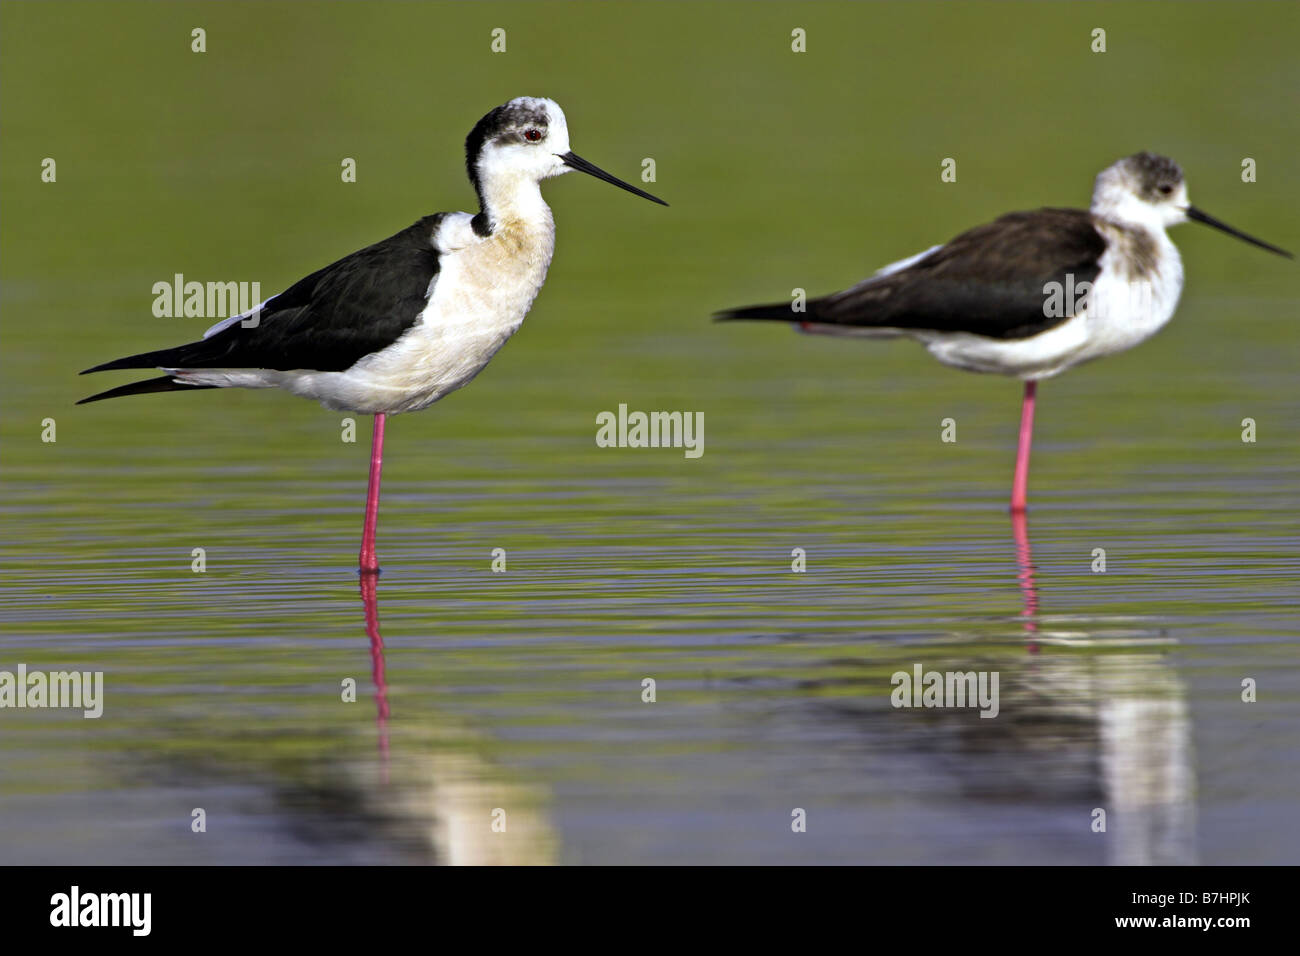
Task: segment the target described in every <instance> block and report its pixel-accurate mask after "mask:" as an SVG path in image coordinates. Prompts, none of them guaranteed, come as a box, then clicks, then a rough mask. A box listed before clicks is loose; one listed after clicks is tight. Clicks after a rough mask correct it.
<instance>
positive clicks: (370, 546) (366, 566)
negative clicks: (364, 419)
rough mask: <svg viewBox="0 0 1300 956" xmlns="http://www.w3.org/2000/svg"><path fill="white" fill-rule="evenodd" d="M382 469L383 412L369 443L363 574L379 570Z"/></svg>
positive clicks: (362, 555)
mask: <svg viewBox="0 0 1300 956" xmlns="http://www.w3.org/2000/svg"><path fill="white" fill-rule="evenodd" d="M383 470H384V413H383V412H380V413H379V414H378V415H376V416H375V435H374V438H373V439H372V441H371V443H370V485H369V487H368V488H367V489H366V524H365V528H364V529H363V530H362V532H361V554H360V556H359V558H358V560H359V562H360V566H361V572H362V573H363V574H366V573H369V574H375V573H378V571H379V562H378V561H377V560H375V525H376V523H377V522H378V520H379V478H380V473H381V472H383Z"/></svg>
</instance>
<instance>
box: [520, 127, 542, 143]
mask: <svg viewBox="0 0 1300 956" xmlns="http://www.w3.org/2000/svg"><path fill="white" fill-rule="evenodd" d="M541 138H542V131H541V130H540V129H526V130H524V139H526V140H528V142H530V143H535V142H537V141H538V140H539V139H541Z"/></svg>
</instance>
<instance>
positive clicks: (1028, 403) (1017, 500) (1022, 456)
mask: <svg viewBox="0 0 1300 956" xmlns="http://www.w3.org/2000/svg"><path fill="white" fill-rule="evenodd" d="M1037 392H1038V383H1037V382H1034V381H1029V382H1025V403H1024V405H1022V406H1021V409H1020V447H1019V448H1018V449H1017V450H1016V476H1015V478H1014V479H1012V482H1011V512H1012V514H1017V513H1022V512H1023V511H1024V510H1025V492H1026V491H1027V490H1028V488H1029V446H1030V445H1031V444H1032V443H1033V440H1034V396H1035V395H1036V394H1037Z"/></svg>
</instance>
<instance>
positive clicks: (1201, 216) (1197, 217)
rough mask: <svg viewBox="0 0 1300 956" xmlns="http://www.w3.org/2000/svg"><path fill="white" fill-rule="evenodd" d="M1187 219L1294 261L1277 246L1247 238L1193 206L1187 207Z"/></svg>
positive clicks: (1242, 233) (1292, 257)
mask: <svg viewBox="0 0 1300 956" xmlns="http://www.w3.org/2000/svg"><path fill="white" fill-rule="evenodd" d="M1187 218H1188V219H1191V220H1193V221H1195V222H1203V223H1205V224H1206V225H1207V226H1213V227H1214V228H1215V229H1217V230H1219V232H1226V233H1227V234H1228V235H1230V236H1236V237H1237V238H1238V239H1240V240H1242V241H1243V242H1249V243H1250V244H1251V245H1252V246H1259V247H1260V248H1261V249H1267V250H1268V251H1269V252H1276V253H1277V254H1278V255H1279V256H1286V257H1287V258H1288V259H1294V258H1295V256H1293V255H1291V253H1289V252H1287V251H1286V250H1285V249H1279V248H1278V247H1277V246H1271V245H1269V244H1268V243H1267V242H1265V241H1264V240H1262V239H1256V238H1255V237H1254V236H1248V235H1246V234H1245V233H1244V232H1241V231H1240V230H1237V229H1233V228H1232V227H1231V226H1230V225H1228V224H1227V223H1226V222H1220V221H1219V220H1217V219H1215V218H1214V217H1213V216H1211V215H1209V214H1208V213H1203V212H1201V211H1200V210H1199V209H1197V208H1196V207H1195V206H1188V207H1187Z"/></svg>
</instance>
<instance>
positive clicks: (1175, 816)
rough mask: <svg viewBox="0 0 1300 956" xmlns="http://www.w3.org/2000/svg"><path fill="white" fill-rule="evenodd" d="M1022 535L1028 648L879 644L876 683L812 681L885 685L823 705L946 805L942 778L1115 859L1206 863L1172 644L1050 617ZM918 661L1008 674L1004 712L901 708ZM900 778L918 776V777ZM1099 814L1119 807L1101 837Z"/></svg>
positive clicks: (1114, 622)
mask: <svg viewBox="0 0 1300 956" xmlns="http://www.w3.org/2000/svg"><path fill="white" fill-rule="evenodd" d="M1013 538H1014V550H1015V558H1016V563H1017V570H1018V573H1017V583H1018V585H1019V588H1020V591H1021V597H1022V608H1021V612H1020V614H1019V615H1018V616H1017V619H1016V632H1015V635H1016V637H1017V638H1018V640H1017V641H1015V642H1014V643H1010V644H1009V643H1007V641H1006V638H1007V637H1009V636H1011V635H1006V634H1003V635H997V636H996V637H994V638H993V639H990V637H989V636H988V635H960V634H958V635H954V637H955V640H954V641H953V642H952V643H943V644H932V645H928V646H926V647H925V648H923V649H921V648H914V649H912V650H911V652H910V655H909V656H907V657H902V656H900V654H901V653H903V652H900V650H898V649H896V648H889V647H887V648H881V647H880V646H879V645H876V646H875V654H876V655H877V656H875V657H873V658H872V659H871V660H870V661H867V662H859V663H863V664H864V666H867V667H869V675H870V676H868V677H865V678H856V677H849V678H844V679H837V680H813V681H808V682H806V683H805V685H804V686H805V687H807V688H808V689H816V690H818V691H819V692H821V693H824V692H825V690H826V689H827V688H830V687H832V686H833V685H835V684H837V683H845V682H852V684H853V685H854V686H861V687H868V688H871V689H872V690H871V691H865V690H864V691H863V693H862V694H861V695H858V696H853V697H838V696H837V697H824V698H819V699H818V701H817V705H816V706H817V707H818V708H819V709H820V710H821V711H822V712H829V713H831V714H833V715H834V716H836V717H837V718H840V719H848V720H851V721H852V722H853V723H854V725H855V726H856V728H857V729H858V731H859V732H860V733H864V734H866V735H868V736H869V738H870V742H871V744H872V746H873V747H874V748H876V749H878V750H880V751H882V752H884V753H886V754H890V755H893V756H894V757H895V758H897V759H899V760H900V762H901V765H906V764H907V763H911V762H915V763H916V768H915V769H916V772H917V773H919V774H920V775H921V776H923V777H924V778H925V779H926V781H927V783H926V796H927V797H928V798H930V799H938V798H939V797H940V793H938V792H936V790H935V789H934V787H935V781H936V780H937V781H939V782H940V783H939V784H938V785H939V786H940V787H951V788H953V789H955V790H956V791H957V794H958V796H959V797H960V798H961V799H962V800H965V801H971V802H972V803H973V804H978V805H980V806H984V805H989V804H995V805H996V804H1004V805H1008V806H1011V807H1016V806H1020V807H1024V808H1026V809H1027V810H1029V809H1032V810H1042V809H1050V810H1052V811H1053V814H1052V819H1053V820H1054V821H1056V822H1055V824H1054V825H1055V826H1057V828H1058V830H1059V828H1060V826H1061V823H1060V821H1065V826H1067V827H1069V829H1070V832H1068V833H1065V832H1063V833H1061V838H1062V840H1063V841H1064V840H1069V839H1070V838H1071V837H1073V838H1074V839H1073V840H1072V841H1071V842H1072V845H1074V846H1079V845H1084V846H1086V845H1087V844H1086V840H1087V838H1089V837H1091V838H1092V839H1095V840H1096V841H1097V848H1098V852H1099V853H1104V858H1105V859H1106V860H1107V861H1108V862H1110V863H1114V864H1131V863H1140V864H1189V863H1193V862H1195V856H1196V825H1195V816H1196V814H1195V773H1194V769H1193V760H1192V734H1191V721H1190V717H1189V713H1188V707H1187V702H1186V694H1185V690H1184V688H1183V685H1182V682H1181V681H1180V680H1179V679H1178V676H1177V673H1176V672H1175V671H1174V669H1173V668H1172V667H1171V666H1170V664H1169V662H1168V660H1167V659H1166V657H1165V655H1164V654H1163V653H1162V652H1161V649H1162V648H1163V647H1167V646H1168V645H1170V644H1172V643H1173V642H1172V640H1171V639H1170V638H1168V637H1166V636H1165V635H1164V634H1163V633H1162V632H1161V631H1160V630H1159V629H1158V628H1155V627H1152V626H1151V625H1150V624H1149V623H1148V622H1146V621H1144V620H1142V619H1134V618H1104V617H1095V616H1093V617H1089V616H1084V615H1078V616H1071V617H1067V616H1058V615H1053V616H1044V615H1042V614H1040V613H1039V603H1038V602H1039V589H1038V585H1037V582H1036V580H1035V576H1034V572H1035V566H1034V563H1033V554H1032V550H1031V548H1030V543H1029V537H1028V529H1027V527H1026V526H1025V523H1024V517H1023V515H1020V516H1013ZM1026 647H1027V648H1028V649H1029V650H1030V651H1031V652H1030V653H1028V654H1027V653H1026ZM1103 649H1104V652H1102V653H1098V651H1100V650H1103ZM882 658H883V659H882ZM918 662H919V663H921V665H922V667H923V669H924V670H925V671H927V672H928V671H938V672H941V673H946V672H958V673H968V672H971V671H976V672H979V671H986V672H990V673H992V672H996V673H997V674H998V698H999V700H998V704H999V707H998V710H999V712H998V716H997V717H995V718H991V719H989V718H981V717H980V716H979V713H978V710H976V709H974V708H971V709H960V708H953V707H934V708H924V707H914V708H900V709H895V708H893V707H891V706H890V705H889V694H888V689H889V687H890V685H889V684H888V680H889V676H888V675H889V673H891V672H896V671H904V672H911V671H912V669H913V667H914V665H915V664H916V663H918ZM847 663H848V662H846V661H844V660H842V659H841V660H838V661H836V664H837V666H839V667H841V668H843V667H845V666H847ZM897 776H898V779H900V780H903V781H906V780H907V778H908V773H906V772H901V771H900V773H899V774H898V775H897ZM904 786H906V784H904ZM1095 808H1101V809H1103V810H1105V811H1106V818H1107V819H1106V823H1107V829H1106V832H1104V833H1096V834H1093V833H1092V832H1091V825H1092V820H1093V818H1092V812H1093V810H1094V809H1095ZM1103 848H1104V849H1103Z"/></svg>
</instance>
